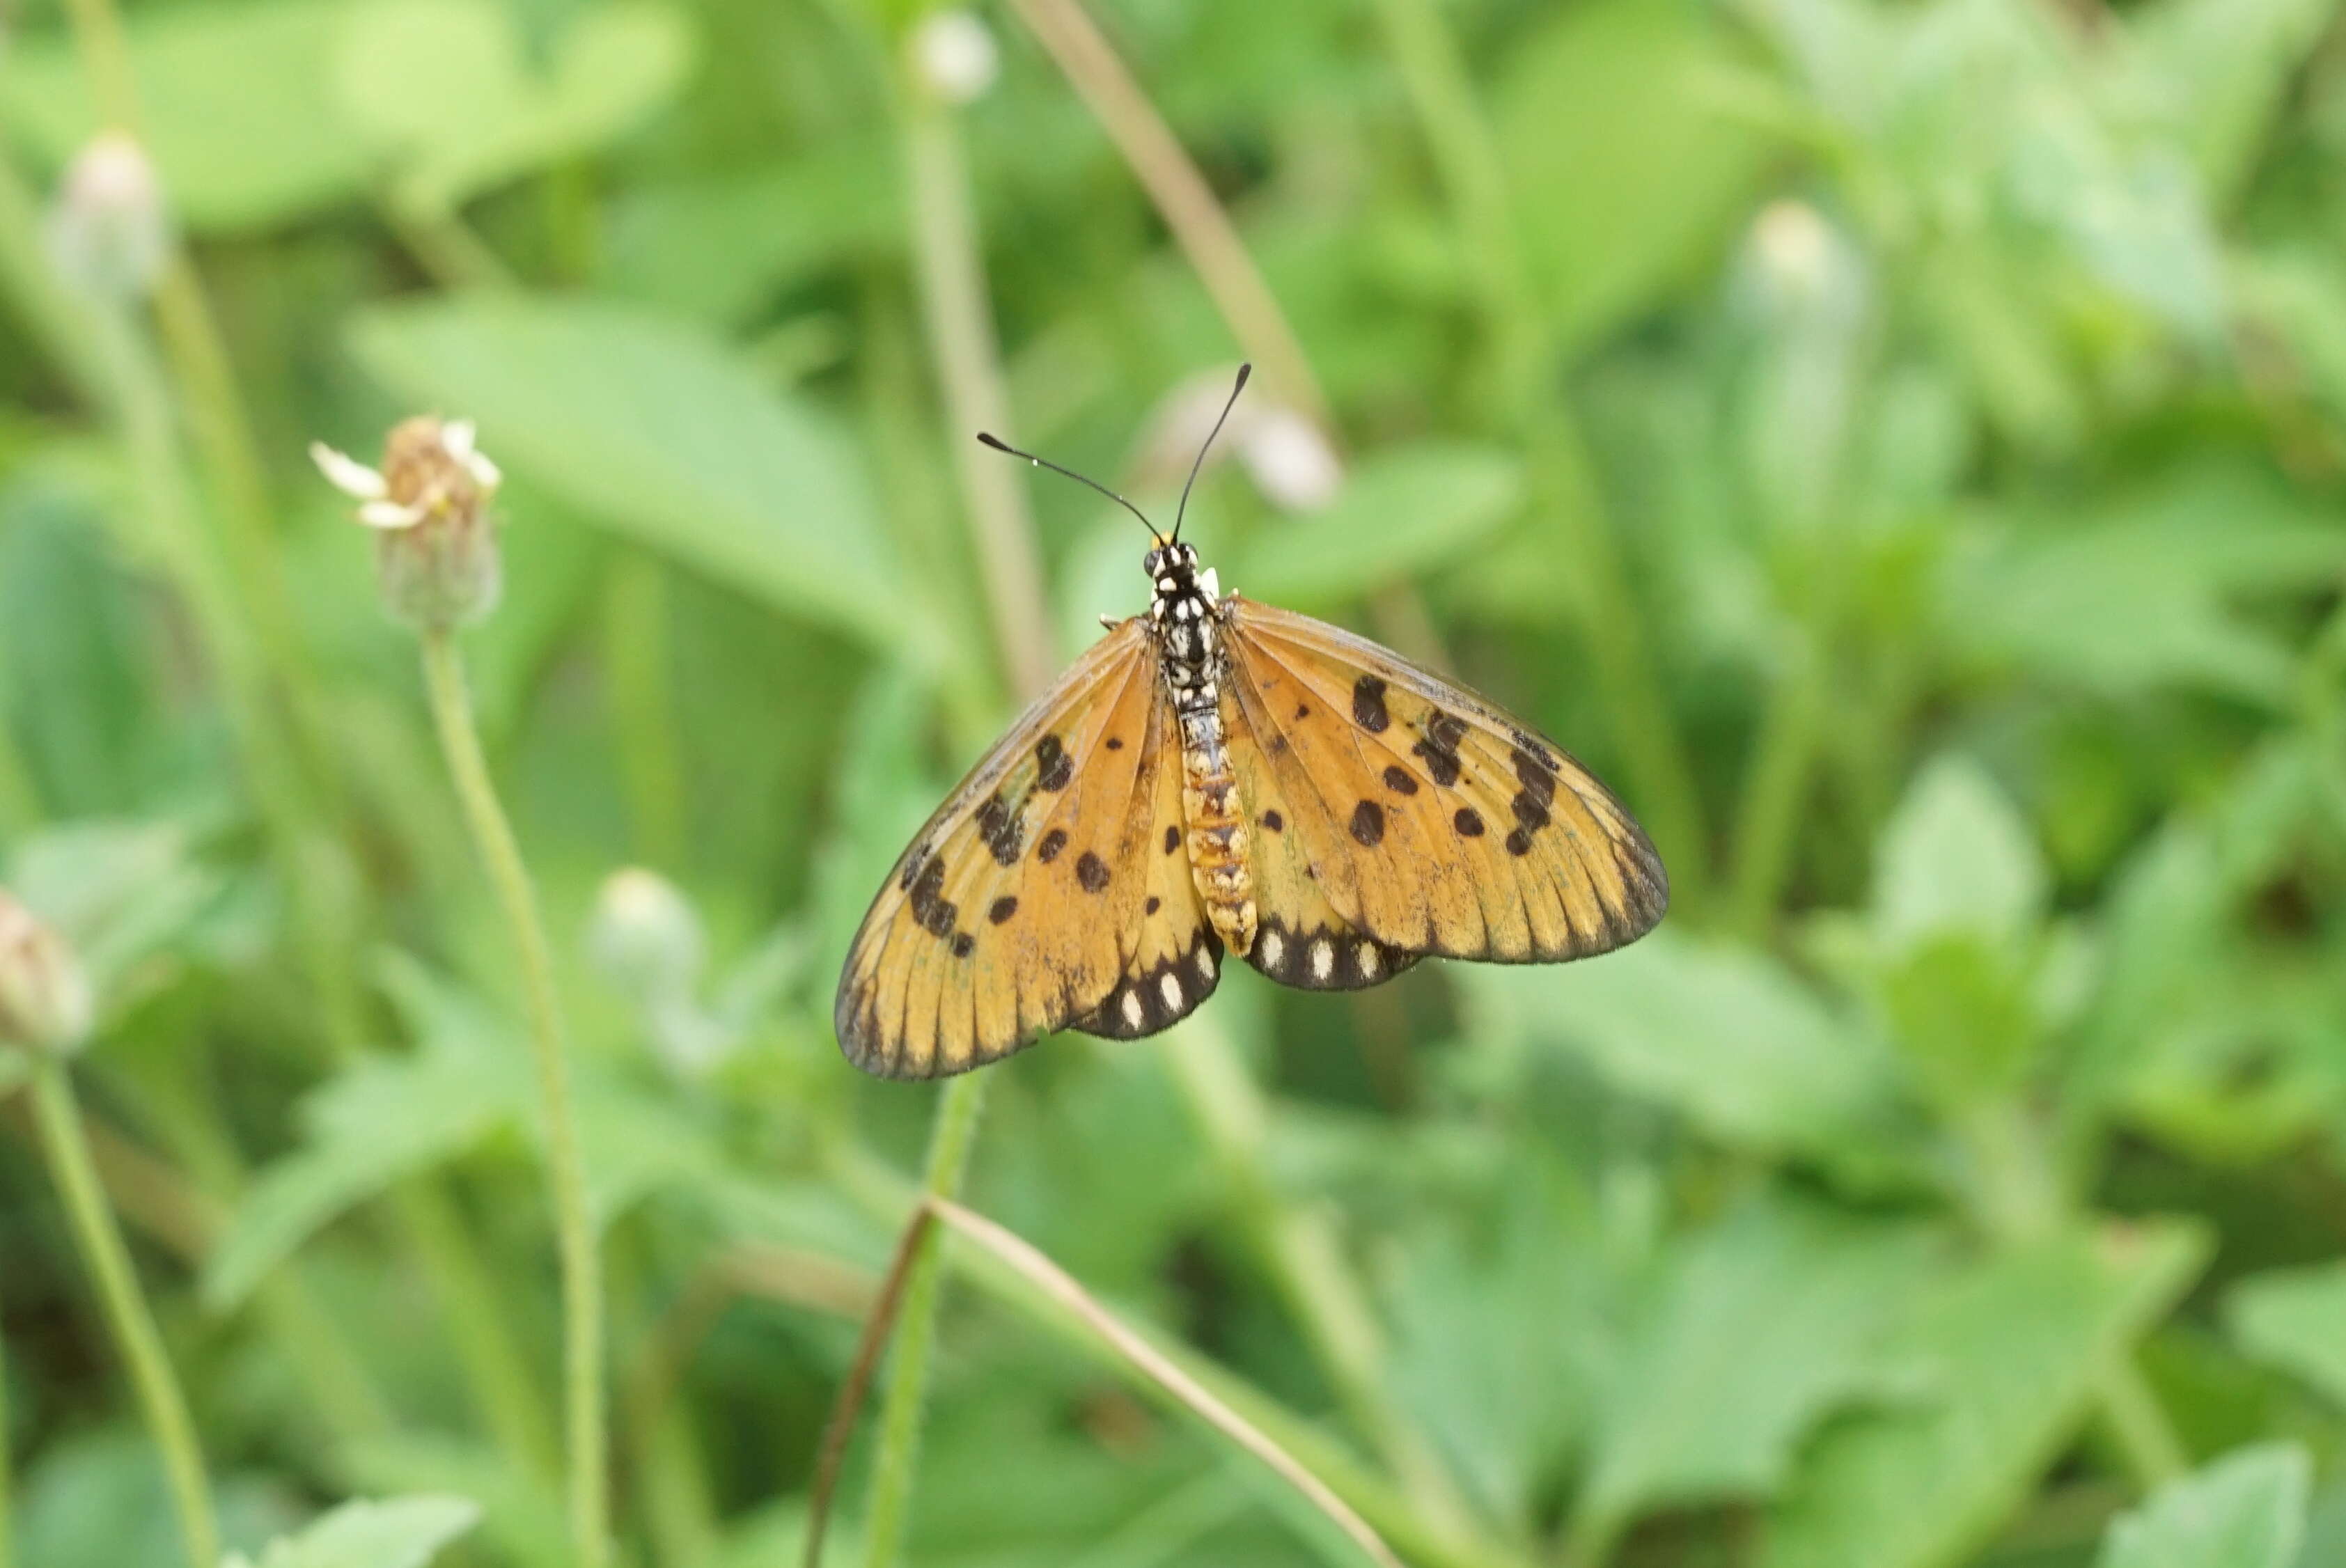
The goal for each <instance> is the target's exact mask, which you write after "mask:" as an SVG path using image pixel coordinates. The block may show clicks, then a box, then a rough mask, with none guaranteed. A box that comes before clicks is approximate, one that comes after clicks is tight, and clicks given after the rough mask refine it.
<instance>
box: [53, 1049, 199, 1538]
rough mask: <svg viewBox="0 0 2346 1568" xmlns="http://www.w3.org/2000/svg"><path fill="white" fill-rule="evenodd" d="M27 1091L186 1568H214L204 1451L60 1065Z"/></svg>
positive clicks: (58, 1062) (70, 1084) (56, 1063)
mask: <svg viewBox="0 0 2346 1568" xmlns="http://www.w3.org/2000/svg"><path fill="white" fill-rule="evenodd" d="M32 1088H33V1115H34V1118H35V1120H36V1121H37V1122H38V1123H39V1124H40V1128H41V1144H42V1147H43V1149H44V1151H45V1152H46V1155H47V1156H48V1163H49V1171H50V1175H51V1176H52V1177H53V1178H54V1179H55V1181H56V1184H57V1193H58V1196H60V1197H62V1198H63V1199H64V1201H65V1206H66V1217H67V1218H68V1219H69V1220H70V1221H71V1222H72V1227H73V1235H74V1242H75V1245H76V1247H78V1248H79V1249H80V1252H81V1256H82V1262H83V1264H84V1266H86V1267H87V1268H88V1269H89V1272H90V1278H91V1279H92V1281H93V1282H94V1283H95V1284H96V1286H97V1295H98V1300H99V1302H100V1304H101V1305H102V1306H103V1307H104V1308H105V1311H106V1320H107V1327H108V1329H110V1330H111V1331H112V1332H113V1335H114V1340H115V1345H116V1347H117V1349H119V1350H120V1351H121V1352H122V1359H123V1360H124V1362H125V1363H126V1365H128V1368H129V1371H130V1380H131V1382H132V1384H133V1386H134V1387H136V1388H137V1390H138V1402H139V1404H140V1406H141V1407H142V1408H144V1410H146V1412H147V1425H148V1429H149V1430H150V1431H152V1432H153V1433H154V1436H155V1445H156V1447H157V1448H158V1449H159V1450H161V1451H162V1456H163V1472H164V1475H165V1477H166V1479H167V1480H168V1481H169V1483H170V1489H171V1506H172V1509H173V1511H174V1512H175V1513H176V1514H177V1515H178V1517H179V1539H180V1541H181V1543H183V1544H184V1545H185V1546H186V1548H187V1555H188V1563H189V1568H214V1564H216V1563H219V1554H220V1553H219V1523H218V1522H217V1519H216V1517H215V1515H214V1514H213V1512H212V1495H211V1484H210V1482H209V1481H208V1480H207V1479H206V1477H205V1474H204V1459H203V1453H202V1451H201V1450H200V1449H199V1448H198V1447H197V1444H196V1429H195V1423H194V1422H193V1421H192V1420H189V1416H188V1402H187V1399H186V1397H185V1396H184V1395H183V1394H181V1392H180V1391H179V1379H178V1377H177V1376H176V1375H174V1373H173V1372H172V1370H171V1362H170V1358H169V1357H168V1356H167V1355H165V1354H164V1350H163V1337H162V1335H161V1334H160V1333H159V1332H158V1331H157V1329H156V1328H155V1318H154V1314H153V1313H152V1312H150V1311H149V1310H148V1307H147V1298H145V1297H144V1296H143V1295H141V1294H140V1293H139V1289H138V1275H137V1273H136V1272H135V1271H134V1270H133V1269H132V1268H131V1266H130V1252H129V1249H128V1247H125V1246H124V1245H123V1242H122V1230H121V1227H119V1226H117V1224H116V1223H115V1219H114V1211H113V1210H112V1209H111V1208H109V1207H107V1202H106V1194H105V1189H104V1188H103V1187H102V1186H99V1184H98V1179H97V1165H96V1163H95V1162H94V1161H93V1160H92V1159H91V1157H90V1152H89V1140H88V1138H87V1136H86V1135H84V1134H83V1132H82V1125H81V1107H80V1105H78V1104H76V1101H75V1098H74V1091H73V1081H72V1080H71V1079H70V1078H69V1077H67V1076H66V1066H65V1063H64V1062H63V1061H62V1060H60V1059H59V1058H58V1057H57V1056H56V1055H54V1054H46V1053H45V1054H42V1055H41V1056H40V1057H39V1058H38V1059H37V1060H36V1063H35V1064H34V1069H33V1085H32Z"/></svg>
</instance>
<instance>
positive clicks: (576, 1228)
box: [421, 631, 610, 1568]
mask: <svg viewBox="0 0 2346 1568" xmlns="http://www.w3.org/2000/svg"><path fill="white" fill-rule="evenodd" d="M421 644H422V648H423V683H424V687H425V689H426V691H427V692H428V693H429V695H430V698H431V704H432V718H433V725H434V727H435V728H437V729H438V731H439V734H440V749H441V752H442V754H443V755H444V757H445V759H446V760H447V763H448V773H449V776H450V778H451V779H453V780H454V784H455V787H456V796H457V799H458V800H459V801H460V802H461V803H462V805H463V808H464V821H465V825H466V827H467V828H468V829H469V830H471V833H472V835H473V841H474V849H475V850H478V852H479V854H480V857H481V862H482V866H483V869H484V871H486V872H487V874H488V878H489V881H490V884H491V886H492V887H493V888H494V889H495V892H496V897H497V901H498V903H499V905H500V906H501V907H502V909H503V911H504V914H505V923H506V925H507V926H508V927H509V928H510V929H511V932H512V935H513V940H514V945H515V949H516V950H517V952H518V954H519V957H520V960H521V978H522V990H523V994H524V997H525V1002H526V1003H527V1007H528V1013H529V1025H530V1028H529V1035H530V1046H531V1051H532V1054H533V1055H534V1056H535V1065H536V1069H537V1081H538V1095H539V1098H540V1100H541V1101H542V1103H543V1110H544V1113H545V1116H546V1185H547V1186H548V1188H549V1192H550V1196H551V1197H552V1199H553V1205H554V1216H555V1228H556V1240H557V1243H558V1246H559V1248H560V1253H561V1264H562V1319H563V1376H562V1381H563V1397H564V1406H565V1410H566V1415H567V1420H566V1427H567V1433H568V1440H569V1445H570V1454H569V1459H570V1536H571V1551H572V1552H573V1553H574V1554H575V1556H576V1561H577V1563H579V1565H580V1568H602V1565H603V1564H604V1563H607V1562H608V1561H609V1560H610V1503H609V1498H608V1494H607V1483H606V1478H605V1474H604V1447H605V1441H604V1396H603V1326H602V1315H603V1289H602V1282H601V1278H600V1272H601V1269H600V1262H599V1257H598V1254H597V1244H596V1235H595V1222H594V1217H593V1214H592V1213H591V1212H590V1210H589V1208H588V1205H587V1199H586V1158H585V1156H584V1154H583V1152H582V1151H581V1149H580V1146H579V1141H578V1121H577V1116H576V1112H575V1111H574V1110H573V1108H572V1105H571V1096H570V1064H569V1061H568V1058H567V1056H566V1054H565V1051H564V1048H563V1041H562V1017H561V1008H560V1005H559V1002H558V999H557V997H556V992H555V983H554V955H553V951H552V949H551V948H550V947H549V945H548V944H547V942H546V929H545V927H544V925H543V924H542V923H541V922H540V921H539V920H538V914H537V899H536V895H535V892H533V891H532V890H531V887H530V881H529V870H528V867H527V866H526V865H525V864H524V863H523V860H522V856H521V846H520V845H519V844H518V843H517V842H516V841H515V839H514V833H513V827H512V824H511V823H509V822H508V821H507V820H505V808H504V806H503V805H502V804H500V803H499V801H498V799H497V792H496V786H495V784H494V783H493V782H492V781H491V780H490V778H489V766H488V759H487V758H485V757H484V755H483V754H482V751H481V737H480V729H479V727H478V726H477V725H476V724H475V723H474V718H473V699H472V694H471V693H470V691H468V690H467V689H466V687H465V684H464V664H463V661H462V659H461V658H460V657H459V656H458V654H457V651H456V645H455V642H454V639H453V637H452V636H451V635H450V634H449V633H448V632H446V631H428V632H425V633H423V636H422V637H421Z"/></svg>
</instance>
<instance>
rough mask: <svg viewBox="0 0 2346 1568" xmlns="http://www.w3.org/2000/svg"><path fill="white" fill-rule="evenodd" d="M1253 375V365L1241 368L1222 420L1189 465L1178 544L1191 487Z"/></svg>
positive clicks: (1176, 518) (1177, 518)
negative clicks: (1195, 458)
mask: <svg viewBox="0 0 2346 1568" xmlns="http://www.w3.org/2000/svg"><path fill="white" fill-rule="evenodd" d="M1252 374H1254V366H1252V365H1251V364H1244V365H1240V366H1239V380H1238V384H1237V385H1236V386H1234V387H1232V388H1230V400H1229V402H1226V403H1224V404H1222V415H1221V418H1220V419H1218V420H1216V421H1214V428H1213V429H1211V430H1209V431H1208V432H1207V433H1206V444H1205V445H1203V446H1201V447H1199V448H1198V457H1197V461H1196V462H1194V463H1190V464H1189V477H1188V479H1187V480H1185V481H1183V482H1182V485H1181V504H1180V505H1178V506H1177V507H1175V508H1174V509H1173V537H1174V539H1175V541H1176V542H1178V541H1179V539H1180V537H1181V514H1183V513H1185V512H1187V511H1188V509H1189V486H1190V485H1192V484H1197V483H1198V470H1199V469H1201V468H1203V467H1205V466H1206V453H1208V452H1209V451H1211V450H1212V449H1213V444H1214V437H1216V436H1218V435H1219V434H1221V433H1222V425H1223V423H1224V422H1225V421H1227V420H1228V419H1229V417H1230V410H1232V409H1234V408H1236V407H1238V405H1239V393H1240V392H1244V391H1246V384H1247V377H1249V376H1250V375H1252Z"/></svg>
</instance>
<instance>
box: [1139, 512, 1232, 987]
mask: <svg viewBox="0 0 2346 1568" xmlns="http://www.w3.org/2000/svg"><path fill="white" fill-rule="evenodd" d="M1144 564H1145V565H1146V566H1147V567H1148V575H1149V578H1150V581H1151V582H1152V583H1153V584H1154V585H1155V589H1156V592H1155V595H1154V596H1153V597H1152V598H1151V600H1150V602H1149V606H1148V617H1149V625H1150V627H1151V629H1152V630H1153V631H1154V632H1155V634H1156V637H1157V645H1158V652H1159V654H1160V656H1161V657H1160V658H1159V660H1158V667H1159V668H1160V669H1161V670H1162V671H1163V672H1164V679H1165V687H1166V695H1167V697H1168V698H1169V699H1170V701H1171V703H1172V705H1173V713H1174V717H1175V719H1176V721H1177V722H1178V724H1179V725H1180V727H1181V776H1182V777H1181V786H1182V787H1181V809H1182V818H1183V820H1184V824H1185V825H1186V827H1187V829H1188V833H1187V843H1188V851H1189V871H1190V875H1191V876H1192V877H1193V878H1194V879H1195V880H1196V881H1197V885H1198V896H1199V899H1201V900H1202V901H1204V903H1205V906H1206V917H1207V919H1208V920H1209V921H1212V922H1213V927H1214V930H1215V931H1216V932H1219V933H1220V936H1221V938H1222V941H1223V942H1225V943H1227V944H1228V945H1229V947H1230V948H1232V949H1233V950H1235V951H1236V952H1239V953H1241V954H1243V953H1246V952H1250V951H1251V950H1252V948H1253V946H1254V936H1255V925H1256V919H1257V916H1256V910H1255V901H1254V875H1253V872H1252V871H1251V870H1250V868H1249V866H1248V863H1247V849H1248V845H1247V830H1246V808H1245V806H1244V804H1243V803H1242V802H1241V801H1240V800H1239V785H1238V777H1237V775H1236V773H1235V772H1233V770H1232V769H1231V767H1230V758H1229V747H1228V745H1227V742H1226V737H1225V735H1224V733H1223V726H1222V707H1221V688H1222V685H1223V682H1224V679H1225V677H1226V674H1227V667H1228V660H1229V656H1228V654H1227V653H1226V651H1225V650H1224V648H1223V646H1222V638H1221V626H1222V617H1223V616H1224V614H1225V611H1224V609H1223V606H1222V603H1221V599H1220V584H1219V581H1218V580H1217V579H1216V578H1215V575H1214V574H1213V572H1212V571H1211V570H1210V569H1208V570H1206V571H1203V572H1201V571H1199V569H1198V552H1197V550H1196V548H1195V547H1193V546H1191V545H1160V546H1158V548H1157V549H1154V550H1151V551H1150V552H1149V553H1148V559H1147V561H1146V562H1145V563H1144Z"/></svg>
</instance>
